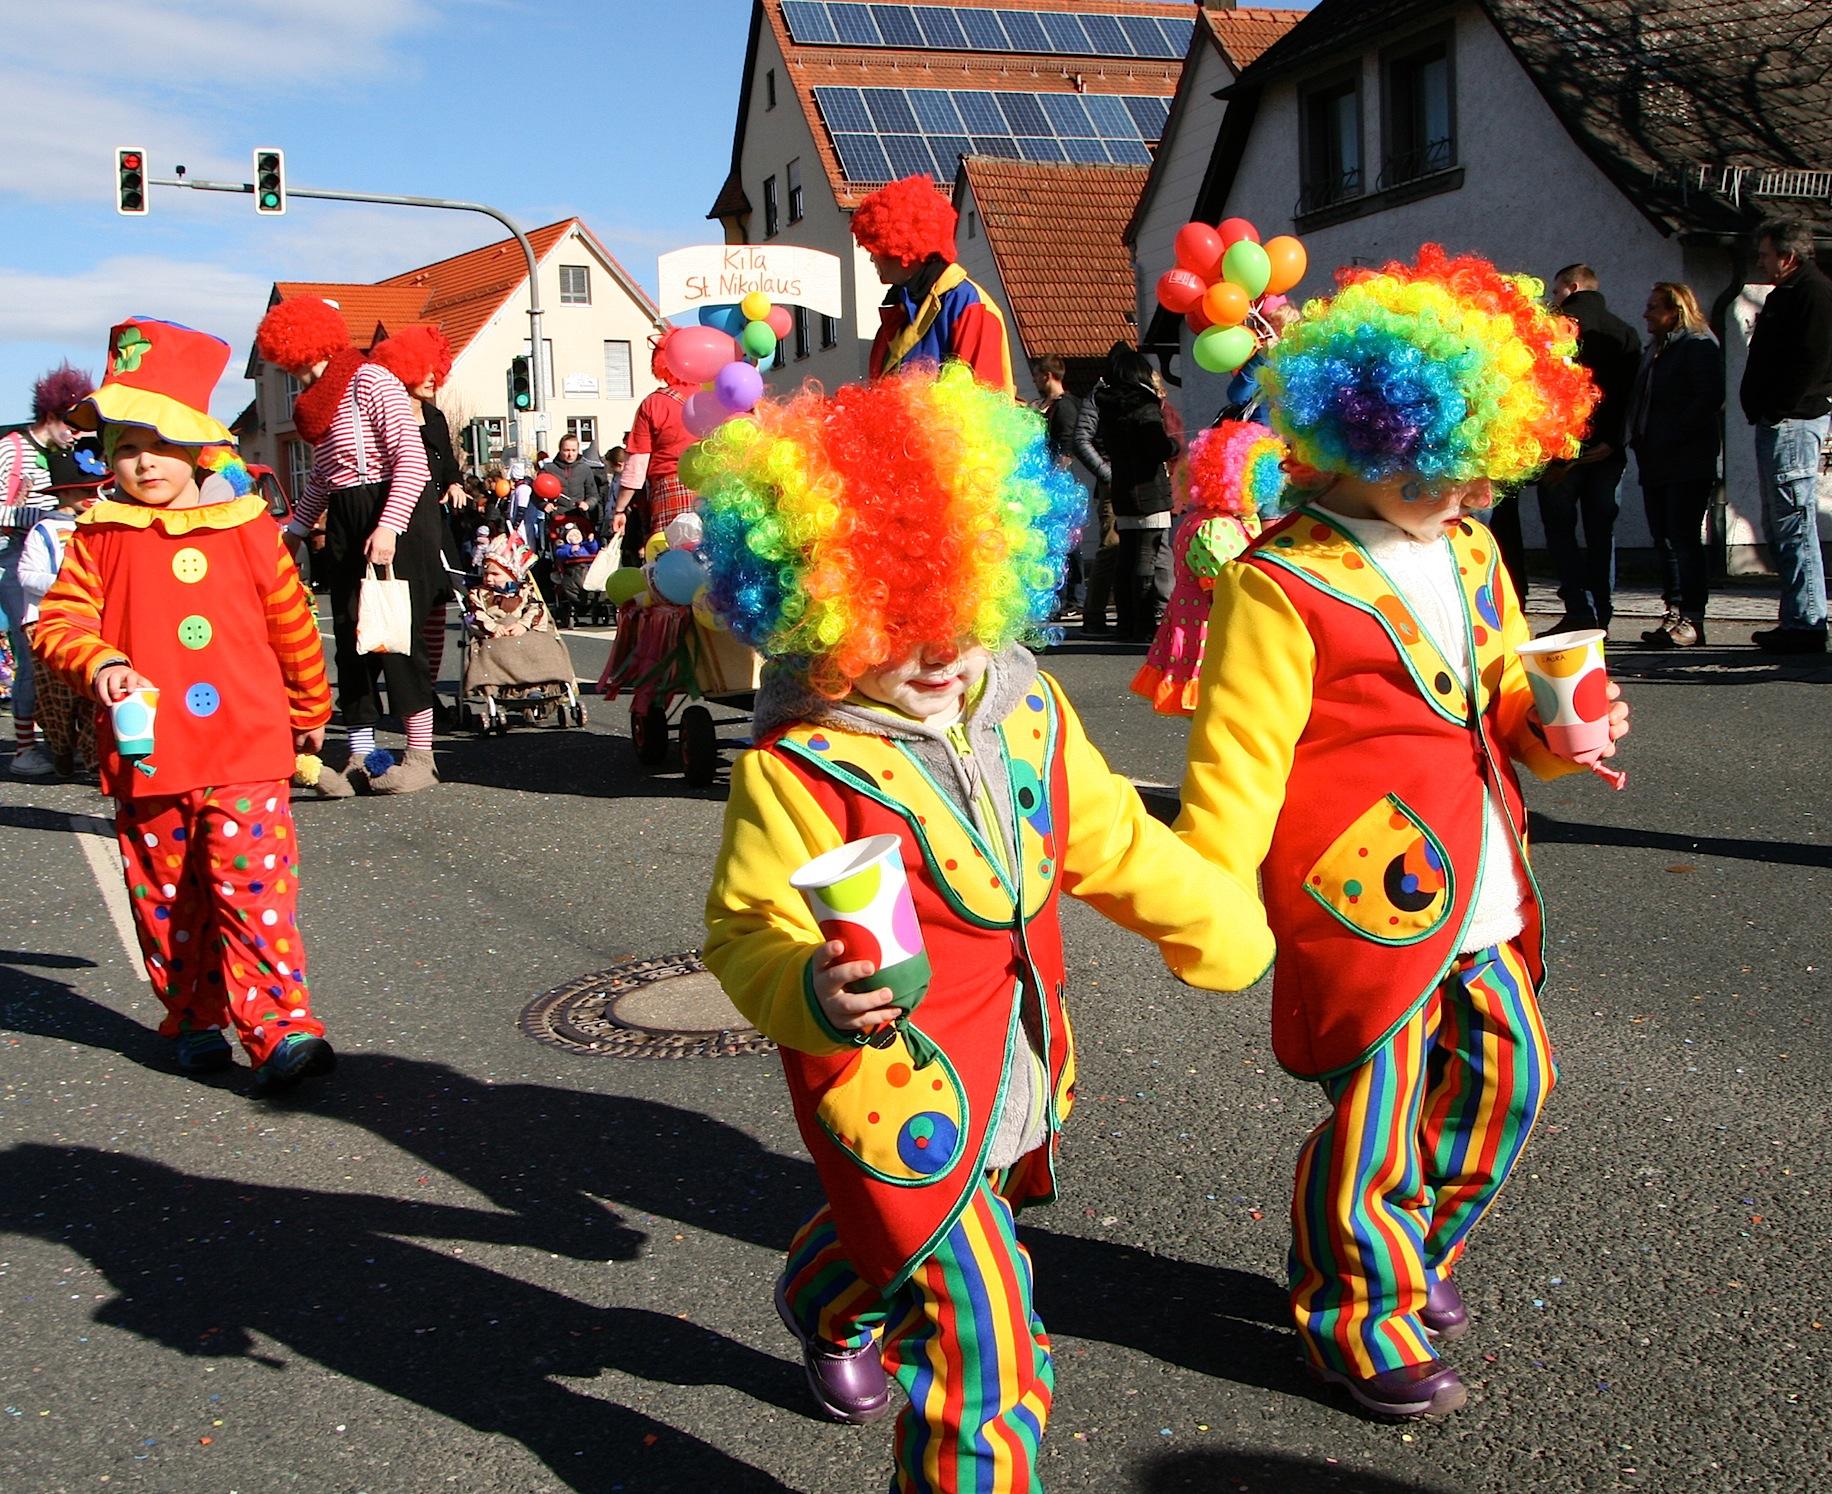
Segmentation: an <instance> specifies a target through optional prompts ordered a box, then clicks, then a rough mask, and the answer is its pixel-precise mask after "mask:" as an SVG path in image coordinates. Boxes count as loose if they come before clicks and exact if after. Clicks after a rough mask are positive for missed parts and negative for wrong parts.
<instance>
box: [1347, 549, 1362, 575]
mask: <svg viewBox="0 0 1832 1494" xmlns="http://www.w3.org/2000/svg"><path fill="white" fill-rule="evenodd" d="M1367 566H1368V563H1367V562H1366V561H1365V560H1363V559H1362V558H1361V557H1360V556H1359V555H1357V554H1355V552H1354V551H1352V550H1351V551H1350V552H1349V553H1348V554H1347V555H1344V556H1343V557H1342V568H1343V569H1344V570H1345V571H1363V570H1366V569H1367Z"/></svg>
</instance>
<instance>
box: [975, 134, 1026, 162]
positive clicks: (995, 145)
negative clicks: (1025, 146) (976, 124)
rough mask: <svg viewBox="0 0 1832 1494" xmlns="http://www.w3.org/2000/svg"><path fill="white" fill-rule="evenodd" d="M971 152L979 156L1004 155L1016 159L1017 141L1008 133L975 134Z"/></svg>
mask: <svg viewBox="0 0 1832 1494" xmlns="http://www.w3.org/2000/svg"><path fill="white" fill-rule="evenodd" d="M973 153H974V154H975V155H979V156H1005V157H1008V158H1009V159H1011V160H1013V161H1015V160H1017V159H1018V142H1017V141H1016V140H1013V139H1012V138H1011V136H1009V135H975V136H974V137H973Z"/></svg>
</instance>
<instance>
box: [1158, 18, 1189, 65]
mask: <svg viewBox="0 0 1832 1494" xmlns="http://www.w3.org/2000/svg"><path fill="white" fill-rule="evenodd" d="M1158 29H1159V30H1160V31H1162V32H1163V33H1164V34H1165V36H1166V37H1168V38H1169V39H1170V44H1171V46H1172V47H1173V48H1175V49H1176V50H1175V55H1176V56H1178V57H1181V56H1183V54H1184V53H1186V52H1187V51H1189V49H1190V38H1191V37H1193V36H1194V35H1195V34H1196V23H1195V22H1194V21H1167V20H1165V19H1164V18H1163V17H1162V16H1160V17H1158Z"/></svg>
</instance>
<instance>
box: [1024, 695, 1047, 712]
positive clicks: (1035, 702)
mask: <svg viewBox="0 0 1832 1494" xmlns="http://www.w3.org/2000/svg"><path fill="white" fill-rule="evenodd" d="M1024 703H1025V704H1026V705H1027V706H1029V707H1030V708H1031V709H1032V710H1033V711H1040V710H1042V709H1043V697H1042V696H1041V695H1027V696H1025V697H1024Z"/></svg>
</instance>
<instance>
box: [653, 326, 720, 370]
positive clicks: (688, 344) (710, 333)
mask: <svg viewBox="0 0 1832 1494" xmlns="http://www.w3.org/2000/svg"><path fill="white" fill-rule="evenodd" d="M737 356H738V344H737V343H735V342H733V341H732V339H731V334H729V333H727V332H721V331H720V330H719V329H718V328H717V327H677V328H676V329H675V330H674V331H673V332H671V333H670V334H669V336H668V340H667V342H666V343H665V344H664V345H663V348H662V357H663V358H664V360H666V362H667V364H668V371H669V372H670V373H672V374H673V375H674V376H675V378H677V379H679V380H680V381H681V382H682V383H683V384H704V383H705V382H706V381H707V380H708V379H711V378H712V377H713V376H714V375H715V374H717V373H718V372H719V370H720V369H722V368H724V367H725V365H726V364H728V363H730V362H731V361H732V360H733V359H734V358H736V357H737Z"/></svg>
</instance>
